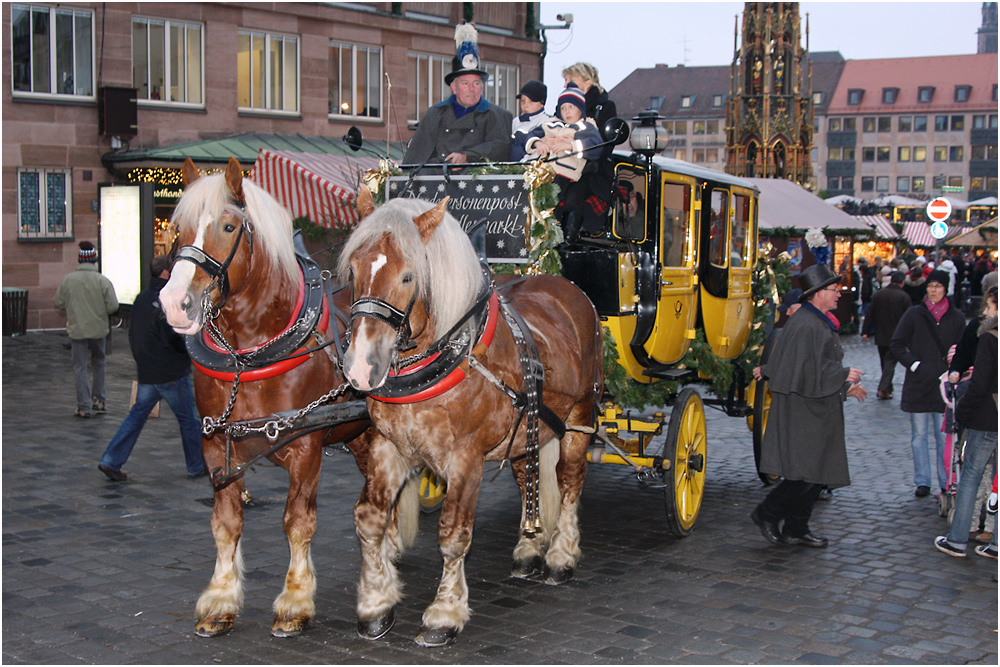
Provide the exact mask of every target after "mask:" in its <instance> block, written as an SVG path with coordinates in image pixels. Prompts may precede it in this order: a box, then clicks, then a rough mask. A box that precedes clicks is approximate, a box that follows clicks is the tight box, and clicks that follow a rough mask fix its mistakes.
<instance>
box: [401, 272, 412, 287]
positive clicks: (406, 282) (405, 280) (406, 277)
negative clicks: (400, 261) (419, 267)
mask: <svg viewBox="0 0 1000 667" xmlns="http://www.w3.org/2000/svg"><path fill="white" fill-rule="evenodd" d="M412 282H413V274H412V273H406V274H404V275H403V284H404V285H409V284H410V283H412Z"/></svg>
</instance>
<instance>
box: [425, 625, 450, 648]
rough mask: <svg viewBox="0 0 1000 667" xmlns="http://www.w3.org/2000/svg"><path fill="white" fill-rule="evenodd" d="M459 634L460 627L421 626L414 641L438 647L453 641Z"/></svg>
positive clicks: (428, 646)
mask: <svg viewBox="0 0 1000 667" xmlns="http://www.w3.org/2000/svg"><path fill="white" fill-rule="evenodd" d="M457 636H458V628H420V634H419V635H417V638H416V639H415V640H414V641H415V642H417V643H418V644H420V645H421V646H426V647H427V648H438V647H441V646H447V645H448V644H450V643H452V642H453V641H455V637H457Z"/></svg>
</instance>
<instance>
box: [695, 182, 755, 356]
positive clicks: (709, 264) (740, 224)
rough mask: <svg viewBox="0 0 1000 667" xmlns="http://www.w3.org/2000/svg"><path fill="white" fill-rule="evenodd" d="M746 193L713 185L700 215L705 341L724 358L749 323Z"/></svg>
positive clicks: (740, 343)
mask: <svg viewBox="0 0 1000 667" xmlns="http://www.w3.org/2000/svg"><path fill="white" fill-rule="evenodd" d="M734 190H743V188H734ZM750 194H751V191H749V190H748V191H746V192H745V193H740V194H731V193H730V192H729V191H728V190H725V189H722V188H718V187H717V188H714V189H712V190H711V192H710V193H708V195H707V199H708V201H707V202H706V205H707V208H708V210H707V211H705V212H704V213H703V219H704V220H705V221H706V223H707V224H708V227H709V228H708V230H707V231H706V232H704V233H703V237H702V247H703V249H704V250H705V251H706V253H707V255H708V256H707V257H703V262H702V284H701V317H702V324H703V325H704V328H705V336H706V338H707V340H708V344H709V345H710V346H711V347H712V351H713V352H714V353H715V354H716V355H718V356H719V357H721V358H723V359H735V358H736V357H738V356H739V355H740V353H741V352H743V349H744V347H746V341H747V338H748V337H749V335H750V326H751V325H752V323H753V303H752V296H751V284H750V283H751V280H750V279H751V273H752V271H753V268H752V256H753V251H754V250H755V249H754V248H753V245H754V244H752V243H748V237H749V235H750V232H751V231H752V224H751V221H752V218H751V217H750V216H751V213H752V211H751V201H752V198H751V197H750ZM704 260H707V261H704Z"/></svg>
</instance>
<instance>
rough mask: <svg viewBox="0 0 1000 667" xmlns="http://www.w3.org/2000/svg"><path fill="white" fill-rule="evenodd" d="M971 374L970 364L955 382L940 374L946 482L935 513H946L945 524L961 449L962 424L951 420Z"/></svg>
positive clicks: (951, 513) (952, 500)
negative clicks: (956, 382) (946, 484)
mask: <svg viewBox="0 0 1000 667" xmlns="http://www.w3.org/2000/svg"><path fill="white" fill-rule="evenodd" d="M970 377H972V369H971V368H970V369H969V370H968V371H967V372H966V374H965V375H963V376H962V378H961V379H960V380H959V382H958V384H952V383H951V382H949V381H948V374H947V373H945V374H944V375H943V376H942V377H941V396H942V398H944V405H945V408H944V419H943V423H942V425H941V429H942V430H943V431H944V433H945V441H944V464H945V468H946V469H947V471H948V476H947V477H948V486H947V488H946V489H944V491H943V492H942V493H941V495H940V496H938V515H939V516H941V517H947V519H948V525H951V520H952V518H953V517H954V516H955V496H956V495H957V494H958V483H959V481H960V480H961V478H962V455H963V453H964V452H965V439H966V434H965V427H963V426H962V425H961V424H960V423H959V422H957V421H956V420H955V408H956V407H957V406H958V401H959V400H960V399H961V397H962V395H964V394H965V391H966V390H967V389H968V387H969V378H970Z"/></svg>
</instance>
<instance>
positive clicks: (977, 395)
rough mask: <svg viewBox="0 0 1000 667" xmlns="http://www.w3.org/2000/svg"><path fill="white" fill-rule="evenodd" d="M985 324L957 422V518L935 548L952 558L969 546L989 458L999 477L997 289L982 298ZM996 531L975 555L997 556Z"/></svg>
mask: <svg viewBox="0 0 1000 667" xmlns="http://www.w3.org/2000/svg"><path fill="white" fill-rule="evenodd" d="M983 300H984V308H983V321H982V324H981V325H980V327H979V344H978V345H977V347H976V362H975V365H974V366H973V371H972V381H971V382H970V383H969V390H968V391H967V392H965V396H964V397H962V399H961V400H960V401H959V402H958V406H957V407H956V409H955V419H957V420H958V421H959V422H961V423H962V424H963V425H964V426H965V431H966V440H965V452H964V455H963V457H962V479H961V480H960V481H959V483H958V494H957V496H956V497H955V515H954V518H953V519H952V522H951V531H950V532H949V533H948V536H947V537H937V538H936V539H935V540H934V546H936V547H937V548H938V550H939V551H943V552H944V553H946V554H948V555H949V556H956V557H958V558H963V557H964V556H965V550H966V548H967V546H968V543H969V528H970V524H971V523H972V512H973V509H974V505H975V503H976V490H977V488H978V486H979V480H981V479H982V477H983V473H984V472H985V471H986V466H987V464H989V462H990V457H993V458H994V464H993V474H994V475H996V462H995V459H996V452H997V289H996V288H995V287H994V288H992V289H990V291H989V292H987V294H986V295H985V296H984V297H983ZM996 534H997V531H996V530H994V531H993V539H992V540H991V541H990V544H989V545H988V546H978V547H976V553H977V554H979V555H980V556H986V557H988V558H994V559H995V558H996V557H997V535H996Z"/></svg>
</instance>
